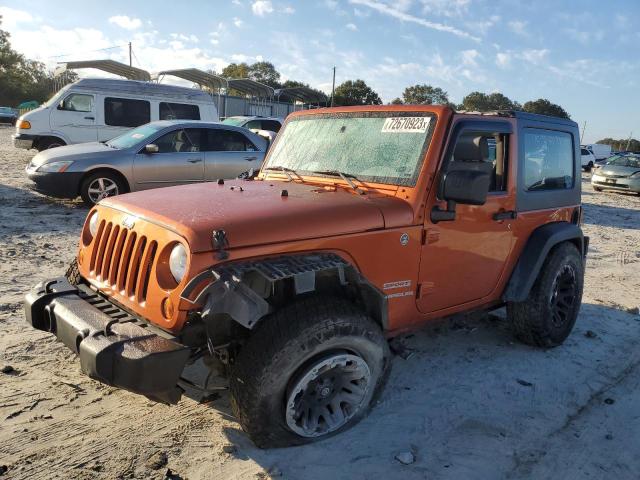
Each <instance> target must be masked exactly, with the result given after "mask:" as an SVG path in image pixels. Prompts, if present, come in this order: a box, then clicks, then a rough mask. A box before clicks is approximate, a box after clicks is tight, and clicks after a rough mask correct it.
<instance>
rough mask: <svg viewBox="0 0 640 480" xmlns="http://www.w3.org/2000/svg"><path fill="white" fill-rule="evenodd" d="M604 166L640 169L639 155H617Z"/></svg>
mask: <svg viewBox="0 0 640 480" xmlns="http://www.w3.org/2000/svg"><path fill="white" fill-rule="evenodd" d="M606 165H612V166H616V167H633V168H640V155H618V156H615V157H611V158H609V159H608V160H607V163H606Z"/></svg>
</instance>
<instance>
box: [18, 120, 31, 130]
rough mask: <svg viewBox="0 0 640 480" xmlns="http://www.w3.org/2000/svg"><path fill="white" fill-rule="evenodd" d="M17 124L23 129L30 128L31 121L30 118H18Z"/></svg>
mask: <svg viewBox="0 0 640 480" xmlns="http://www.w3.org/2000/svg"><path fill="white" fill-rule="evenodd" d="M16 126H17V127H18V128H19V129H21V130H29V129H30V128H31V122H29V121H28V120H18V124H17V125H16Z"/></svg>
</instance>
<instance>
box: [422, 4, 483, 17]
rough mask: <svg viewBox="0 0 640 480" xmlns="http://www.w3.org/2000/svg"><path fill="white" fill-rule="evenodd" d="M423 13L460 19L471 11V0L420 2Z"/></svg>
mask: <svg viewBox="0 0 640 480" xmlns="http://www.w3.org/2000/svg"><path fill="white" fill-rule="evenodd" d="M420 3H421V4H422V11H423V12H424V13H427V14H432V15H439V16H443V17H460V16H462V15H464V14H466V13H467V12H468V10H469V4H470V3H471V0H420Z"/></svg>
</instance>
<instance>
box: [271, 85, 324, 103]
mask: <svg viewBox="0 0 640 480" xmlns="http://www.w3.org/2000/svg"><path fill="white" fill-rule="evenodd" d="M276 97H278V99H283V100H291V101H295V100H299V101H301V102H303V103H322V102H326V101H327V96H326V95H325V94H324V93H322V92H318V91H317V90H314V89H312V88H309V87H291V88H280V89H278V90H276Z"/></svg>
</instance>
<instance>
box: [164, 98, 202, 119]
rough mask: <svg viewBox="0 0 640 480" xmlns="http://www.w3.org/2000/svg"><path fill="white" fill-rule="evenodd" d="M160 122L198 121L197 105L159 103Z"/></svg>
mask: <svg viewBox="0 0 640 480" xmlns="http://www.w3.org/2000/svg"><path fill="white" fill-rule="evenodd" d="M159 118H160V120H200V108H199V107H198V105H188V104H186V103H168V102H160V117H159Z"/></svg>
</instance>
